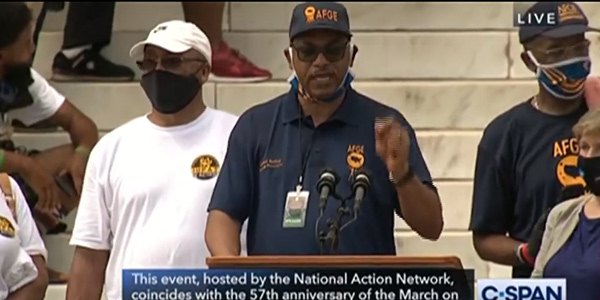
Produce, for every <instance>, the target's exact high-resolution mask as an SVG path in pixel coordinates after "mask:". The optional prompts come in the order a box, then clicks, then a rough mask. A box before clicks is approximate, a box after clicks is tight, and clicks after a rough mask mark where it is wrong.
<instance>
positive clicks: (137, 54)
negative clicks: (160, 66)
mask: <svg viewBox="0 0 600 300" xmlns="http://www.w3.org/2000/svg"><path fill="white" fill-rule="evenodd" d="M147 45H152V46H156V47H159V48H162V49H164V50H166V51H169V52H171V53H183V52H186V51H188V50H190V49H192V47H190V46H189V45H186V44H183V43H176V42H175V43H173V42H172V43H160V42H158V41H152V40H145V41H141V42H139V43H137V44H135V45H133V47H131V50H129V56H130V57H131V58H133V59H135V60H141V59H142V58H143V57H144V49H145V48H146V46H147Z"/></svg>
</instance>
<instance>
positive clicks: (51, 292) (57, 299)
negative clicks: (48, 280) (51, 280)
mask: <svg viewBox="0 0 600 300" xmlns="http://www.w3.org/2000/svg"><path fill="white" fill-rule="evenodd" d="M66 298H67V285H66V284H51V285H48V289H47V290H46V297H44V300H65V299H66Z"/></svg>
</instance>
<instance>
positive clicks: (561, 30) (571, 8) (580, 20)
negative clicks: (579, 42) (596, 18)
mask: <svg viewBox="0 0 600 300" xmlns="http://www.w3.org/2000/svg"><path fill="white" fill-rule="evenodd" d="M550 14H551V15H552V16H553V17H555V18H553V19H552V21H553V22H552V23H549V22H547V23H548V24H536V25H531V24H525V25H523V26H520V28H519V41H520V42H521V43H525V42H527V41H529V40H531V39H533V38H534V37H537V36H540V35H542V36H547V37H550V38H562V37H566V36H570V35H576V34H582V33H585V32H587V31H598V29H595V28H591V27H589V26H588V18H587V17H586V15H585V13H584V12H583V10H582V9H581V7H579V5H577V4H576V3H574V2H537V3H535V4H534V5H533V6H531V7H530V8H529V9H528V10H527V11H526V12H525V15H526V16H530V17H535V16H537V17H539V16H548V15H550Z"/></svg>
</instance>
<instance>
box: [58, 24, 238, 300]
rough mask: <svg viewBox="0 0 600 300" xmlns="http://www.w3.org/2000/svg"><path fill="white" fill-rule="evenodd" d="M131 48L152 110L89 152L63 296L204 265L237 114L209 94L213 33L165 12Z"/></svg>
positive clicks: (93, 293) (112, 290) (109, 291)
mask: <svg viewBox="0 0 600 300" xmlns="http://www.w3.org/2000/svg"><path fill="white" fill-rule="evenodd" d="M130 55H131V57H133V58H134V59H136V60H137V64H138V66H139V68H140V69H141V70H142V72H143V76H142V81H141V86H142V88H143V90H144V92H145V93H146V96H147V97H148V99H149V101H150V103H151V104H152V111H151V112H150V113H149V114H147V115H145V116H141V117H138V118H136V119H133V120H132V121H130V122H128V123H126V124H124V125H122V126H121V127H119V128H116V129H115V130H113V131H112V132H110V133H109V134H107V135H105V136H104V137H103V138H102V139H101V140H100V141H99V142H98V144H97V146H96V147H95V148H94V150H93V151H92V153H91V155H90V161H89V164H88V168H87V172H86V176H85V179H84V188H83V193H82V195H81V205H80V207H79V209H78V213H77V218H76V220H75V228H74V230H73V235H72V240H71V244H72V245H74V246H76V249H75V254H74V257H73V263H72V267H71V272H72V278H71V280H70V281H69V285H68V288H67V299H90V300H94V299H96V300H97V299H100V297H101V295H102V288H103V285H104V284H105V289H106V290H105V292H106V296H107V297H108V299H110V300H116V299H121V297H122V293H121V284H122V281H121V272H122V269H126V268H150V269H153V268H190V267H191V268H201V267H204V264H205V257H206V256H207V255H208V251H207V250H206V247H205V243H204V239H203V237H202V234H201V232H203V230H204V226H205V224H206V214H204V213H203V212H204V211H206V208H207V206H208V202H209V200H210V196H211V193H212V190H213V186H214V184H215V182H216V180H217V176H218V174H219V171H220V167H221V165H222V164H223V159H224V157H225V151H226V150H227V140H228V137H229V133H230V131H231V130H232V128H233V126H234V125H235V122H236V121H237V117H235V116H233V115H231V114H228V113H225V112H222V111H218V110H215V109H212V108H209V107H206V105H205V104H204V99H203V96H202V86H203V84H204V83H205V82H206V81H207V79H208V76H209V74H210V68H211V65H210V62H211V55H212V52H211V48H210V42H209V40H208V38H207V37H206V35H205V34H204V33H203V32H202V31H201V30H200V29H198V27H196V26H195V25H194V24H192V23H186V22H183V21H169V22H165V23H161V24H159V25H157V26H156V27H155V28H154V29H152V30H151V31H150V33H149V34H148V37H147V39H146V40H144V41H142V42H140V43H138V44H136V45H135V46H133V48H132V49H131V51H130ZM199 233H200V234H199ZM105 278H106V279H107V281H106V283H105V282H104V279H105Z"/></svg>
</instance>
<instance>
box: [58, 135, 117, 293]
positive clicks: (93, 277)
mask: <svg viewBox="0 0 600 300" xmlns="http://www.w3.org/2000/svg"><path fill="white" fill-rule="evenodd" d="M105 148H106V150H105ZM110 148H111V145H103V144H102V141H101V142H100V143H98V145H97V146H96V147H95V148H94V150H92V153H91V155H90V160H89V163H88V165H87V170H86V174H85V178H84V183H83V189H82V193H81V203H80V205H79V208H78V210H77V217H76V218H75V226H74V228H73V234H72V237H71V245H74V246H76V248H75V254H74V256H73V261H72V263H71V272H70V280H69V284H68V286H67V300H79V299H81V300H84V299H85V300H99V299H100V297H101V296H102V287H103V286H104V278H105V276H104V273H105V270H106V265H107V263H108V258H109V251H110V249H111V246H110V245H111V239H112V233H111V229H110V212H109V204H108V203H107V202H108V201H109V199H110V194H109V191H108V190H109V189H107V188H106V186H105V185H106V182H107V180H106V177H107V176H106V172H107V171H106V169H107V167H105V166H106V165H105V162H106V161H107V160H108V158H106V157H105V155H104V153H105V152H107V151H112V149H110Z"/></svg>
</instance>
